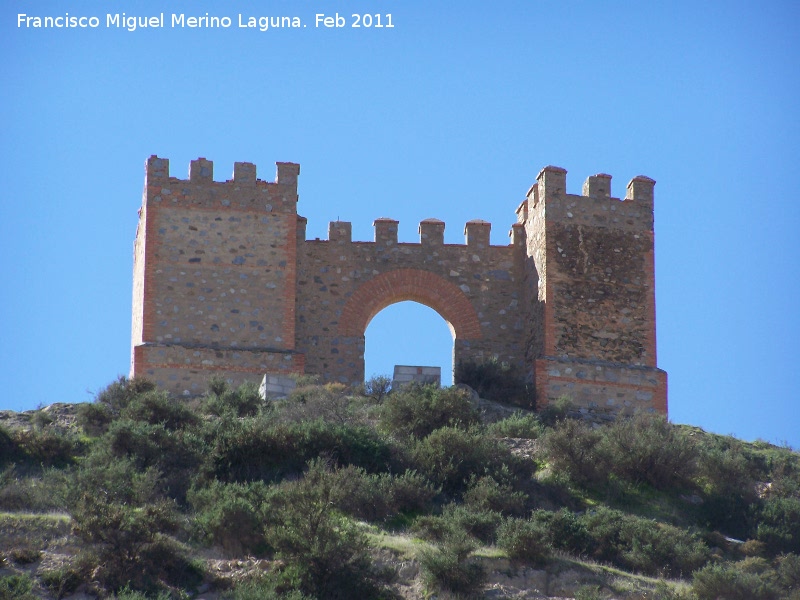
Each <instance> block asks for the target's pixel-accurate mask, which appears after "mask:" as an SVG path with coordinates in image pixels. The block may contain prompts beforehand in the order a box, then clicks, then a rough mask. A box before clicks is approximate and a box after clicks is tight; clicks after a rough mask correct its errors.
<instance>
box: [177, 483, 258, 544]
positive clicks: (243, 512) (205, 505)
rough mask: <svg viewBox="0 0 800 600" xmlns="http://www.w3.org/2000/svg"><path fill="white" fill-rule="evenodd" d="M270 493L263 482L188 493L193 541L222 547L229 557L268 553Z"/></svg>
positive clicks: (217, 485) (212, 485)
mask: <svg viewBox="0 0 800 600" xmlns="http://www.w3.org/2000/svg"><path fill="white" fill-rule="evenodd" d="M269 496H270V492H269V490H268V488H267V486H266V484H264V483H263V482H260V481H258V482H249V483H244V484H239V483H222V482H220V481H213V482H211V483H210V484H209V485H208V486H205V487H200V488H192V489H191V490H189V493H188V495H187V500H188V502H189V504H190V505H191V506H192V508H193V509H194V513H195V514H194V519H193V521H192V532H193V537H194V538H195V539H196V540H198V541H200V542H202V543H205V544H208V545H216V546H219V547H221V548H222V549H223V550H224V551H225V552H226V553H227V554H228V555H229V556H244V555H246V554H255V555H262V554H264V553H266V552H267V551H268V549H269V545H268V544H267V540H266V537H265V535H264V526H265V524H266V517H265V510H266V509H267V504H266V503H267V501H268V498H269Z"/></svg>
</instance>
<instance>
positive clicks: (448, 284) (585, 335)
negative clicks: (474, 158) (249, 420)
mask: <svg viewBox="0 0 800 600" xmlns="http://www.w3.org/2000/svg"><path fill="white" fill-rule="evenodd" d="M277 167H278V168H277V171H278V172H277V177H276V181H275V182H274V183H273V182H266V181H262V180H259V179H257V178H256V169H255V166H254V165H252V164H249V163H236V164H235V166H234V175H233V178H232V179H231V180H229V181H225V182H217V181H214V180H213V165H212V163H211V161H207V160H205V159H199V160H197V161H192V164H191V167H190V173H189V178H188V179H186V180H181V179H177V178H174V177H170V175H169V161H168V160H167V159H162V158H158V157H151V158H150V159H149V160H148V161H147V165H146V177H145V192H144V198H143V203H142V208H141V210H140V219H139V227H138V230H137V235H136V243H135V247H134V299H133V333H132V353H131V354H132V366H131V374H132V375H134V376H139V375H141V376H146V377H149V378H152V379H154V380H155V381H156V382H157V383H158V384H159V385H161V386H163V387H165V388H167V389H169V390H171V391H172V392H173V393H175V394H181V395H195V394H199V393H202V392H203V391H204V390H205V389H206V385H207V380H208V378H209V377H210V376H212V375H221V376H224V377H226V378H227V379H229V380H230V381H231V382H232V383H239V382H241V381H244V380H247V379H252V380H257V381H260V380H261V379H262V377H263V375H264V374H265V373H273V374H287V373H312V374H317V375H320V376H321V378H322V379H323V380H324V381H339V382H342V383H346V384H353V383H358V382H361V381H363V380H364V332H365V330H366V328H367V326H368V324H369V322H370V320H371V319H372V318H373V317H374V316H375V315H376V314H377V313H378V312H380V311H381V310H382V309H383V308H385V307H387V306H389V305H390V304H393V303H395V302H400V301H404V300H412V301H416V302H420V303H422V304H424V305H426V306H429V307H431V308H433V309H434V310H435V311H437V312H438V313H439V314H440V315H441V316H442V317H443V318H444V319H445V321H447V323H448V325H449V326H450V329H451V332H452V333H453V336H454V349H453V359H454V361H455V362H458V361H461V360H474V361H483V360H488V359H497V360H500V361H502V362H508V363H511V364H514V365H516V366H518V367H520V368H521V369H522V372H525V373H527V374H528V377H529V378H530V380H531V381H532V382H533V383H534V384H535V388H536V393H537V402H538V404H539V405H540V406H541V405H543V404H546V403H547V402H548V401H552V400H553V399H555V398H557V397H559V396H561V395H565V394H566V395H570V396H571V397H573V399H574V400H575V401H576V402H578V403H579V404H581V405H583V406H586V407H591V408H593V409H597V410H608V411H611V412H616V411H618V410H621V409H625V408H636V407H639V408H648V409H654V410H659V411H662V412H666V374H665V373H664V372H663V371H660V370H659V369H657V368H656V356H655V295H654V272H653V220H652V217H653V210H652V206H653V205H652V198H653V193H652V192H653V184H654V183H655V182H653V181H652V180H649V179H647V178H642V177H640V178H636V179H634V180H633V181H632V182H631V184H629V188H628V195H627V197H626V199H625V200H624V201H621V200H619V199H616V198H612V197H611V195H610V181H611V177H610V176H607V175H597V176H594V177H590V178H589V179H588V180H587V182H586V184H585V185H584V193H583V195H582V196H574V195H570V194H566V192H565V190H566V171H564V170H563V169H558V168H556V167H547V168H546V169H544V170H543V171H542V172H541V173H540V174H539V177H538V179H537V183H536V184H535V185H534V186H533V187H532V188H531V190H530V192H529V194H528V197H527V199H526V201H525V202H523V204H522V205H521V206H520V207H519V208H518V209H517V223H515V224H514V225H513V226H512V227H511V231H510V243H509V244H508V245H505V246H492V245H490V243H489V234H490V230H491V225H490V224H489V223H486V222H484V221H470V222H468V223H467V224H466V226H465V228H464V235H465V242H464V244H445V243H444V228H445V223H444V222H442V221H439V220H437V219H426V220H424V221H422V222H421V223H420V224H419V229H418V231H419V235H420V241H419V242H418V243H398V240H397V227H398V222H397V221H394V220H392V219H389V218H380V219H377V220H376V221H375V222H374V227H375V239H374V241H371V242H362V241H353V240H352V236H351V230H352V228H351V224H350V223H347V222H340V221H337V222H333V223H330V225H329V230H328V239H327V240H306V237H305V229H306V219H305V218H303V217H300V216H298V215H297V180H298V175H299V165H296V164H292V163H278V165H277Z"/></svg>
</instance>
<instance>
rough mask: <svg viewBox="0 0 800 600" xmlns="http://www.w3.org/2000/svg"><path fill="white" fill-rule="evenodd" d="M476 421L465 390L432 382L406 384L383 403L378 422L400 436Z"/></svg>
mask: <svg viewBox="0 0 800 600" xmlns="http://www.w3.org/2000/svg"><path fill="white" fill-rule="evenodd" d="M478 421H479V419H478V413H477V411H476V410H475V408H474V407H473V406H472V403H471V402H470V399H469V395H468V394H467V392H466V391H464V390H462V389H459V388H456V387H449V388H440V387H437V386H435V385H416V384H412V385H407V386H404V387H403V388H402V389H400V390H396V391H394V392H393V393H392V394H391V395H390V396H389V397H388V398H387V399H386V401H385V402H384V403H383V406H382V410H381V424H382V425H383V427H384V428H386V429H387V430H388V431H391V432H392V433H395V434H400V435H403V436H414V437H417V438H423V437H425V436H426V435H428V434H430V433H431V432H432V431H435V430H436V429H439V428H441V427H445V426H448V427H462V428H466V427H469V426H470V425H473V424H475V423H477V422H478Z"/></svg>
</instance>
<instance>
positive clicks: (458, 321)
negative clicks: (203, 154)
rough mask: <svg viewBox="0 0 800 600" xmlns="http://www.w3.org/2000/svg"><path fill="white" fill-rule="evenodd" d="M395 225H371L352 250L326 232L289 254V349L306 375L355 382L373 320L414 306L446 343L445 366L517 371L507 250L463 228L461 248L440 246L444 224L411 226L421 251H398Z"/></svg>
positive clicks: (482, 227)
mask: <svg viewBox="0 0 800 600" xmlns="http://www.w3.org/2000/svg"><path fill="white" fill-rule="evenodd" d="M397 225H398V223H397V221H393V220H391V219H379V220H377V221H375V241H374V242H352V241H351V239H350V231H351V224H350V223H344V222H334V223H331V224H330V227H329V235H328V237H329V239H328V240H327V241H307V242H306V243H305V245H304V247H301V249H300V251H299V253H298V259H299V267H298V278H297V289H298V292H297V302H298V304H297V314H298V322H297V327H298V331H297V339H298V346H297V347H298V350H299V351H301V352H303V353H304V354H305V356H306V368H307V370H308V371H309V372H311V373H318V374H321V375H322V377H323V378H324V379H325V380H335V381H340V382H342V383H355V382H359V381H363V380H364V358H363V355H364V331H365V329H366V327H367V326H368V325H369V321H370V320H371V319H372V317H373V316H375V315H376V314H377V313H378V312H379V311H380V310H382V309H383V308H385V307H386V306H389V305H390V304H393V303H395V302H400V301H403V300H413V301H416V302H420V303H421V304H425V305H426V306H429V307H431V308H433V309H434V310H436V311H437V312H438V313H439V314H440V315H441V316H442V317H443V318H444V319H445V320H446V321H447V322H448V324H449V325H450V329H451V331H452V332H453V334H454V338H455V344H454V360H455V361H456V362H457V361H458V360H482V359H488V358H490V357H493V356H494V357H497V358H498V359H499V360H503V361H509V362H513V363H515V364H516V363H520V362H521V357H522V353H523V345H522V332H523V329H524V323H523V320H522V316H521V315H522V311H521V309H520V304H521V301H522V299H521V296H520V285H519V282H520V279H521V276H522V273H521V271H520V269H519V264H520V263H519V261H517V260H515V252H516V251H520V250H521V248H517V249H515V248H514V247H513V246H490V245H489V230H490V225H489V223H485V222H481V221H471V222H469V223H467V225H466V227H465V237H466V243H465V244H464V245H456V244H443V243H442V239H443V233H444V223H442V222H440V221H434V220H427V221H423V222H422V223H421V224H420V227H419V231H420V236H421V237H420V243H418V244H411V243H398V242H397Z"/></svg>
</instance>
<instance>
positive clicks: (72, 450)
mask: <svg viewBox="0 0 800 600" xmlns="http://www.w3.org/2000/svg"><path fill="white" fill-rule="evenodd" d="M11 435H12V439H13V443H14V445H15V447H16V457H15V459H16V460H17V461H18V462H24V463H28V464H32V465H37V466H43V467H59V468H63V467H67V466H69V465H72V464H74V463H75V459H76V457H78V456H80V455H81V454H83V452H84V451H85V446H84V444H83V443H82V442H81V441H80V440H79V439H78V437H77V436H75V435H73V434H71V433H66V432H63V431H60V430H52V429H35V428H34V429H27V430H26V429H17V430H16V431H14V432H13V433H12V434H11Z"/></svg>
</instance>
